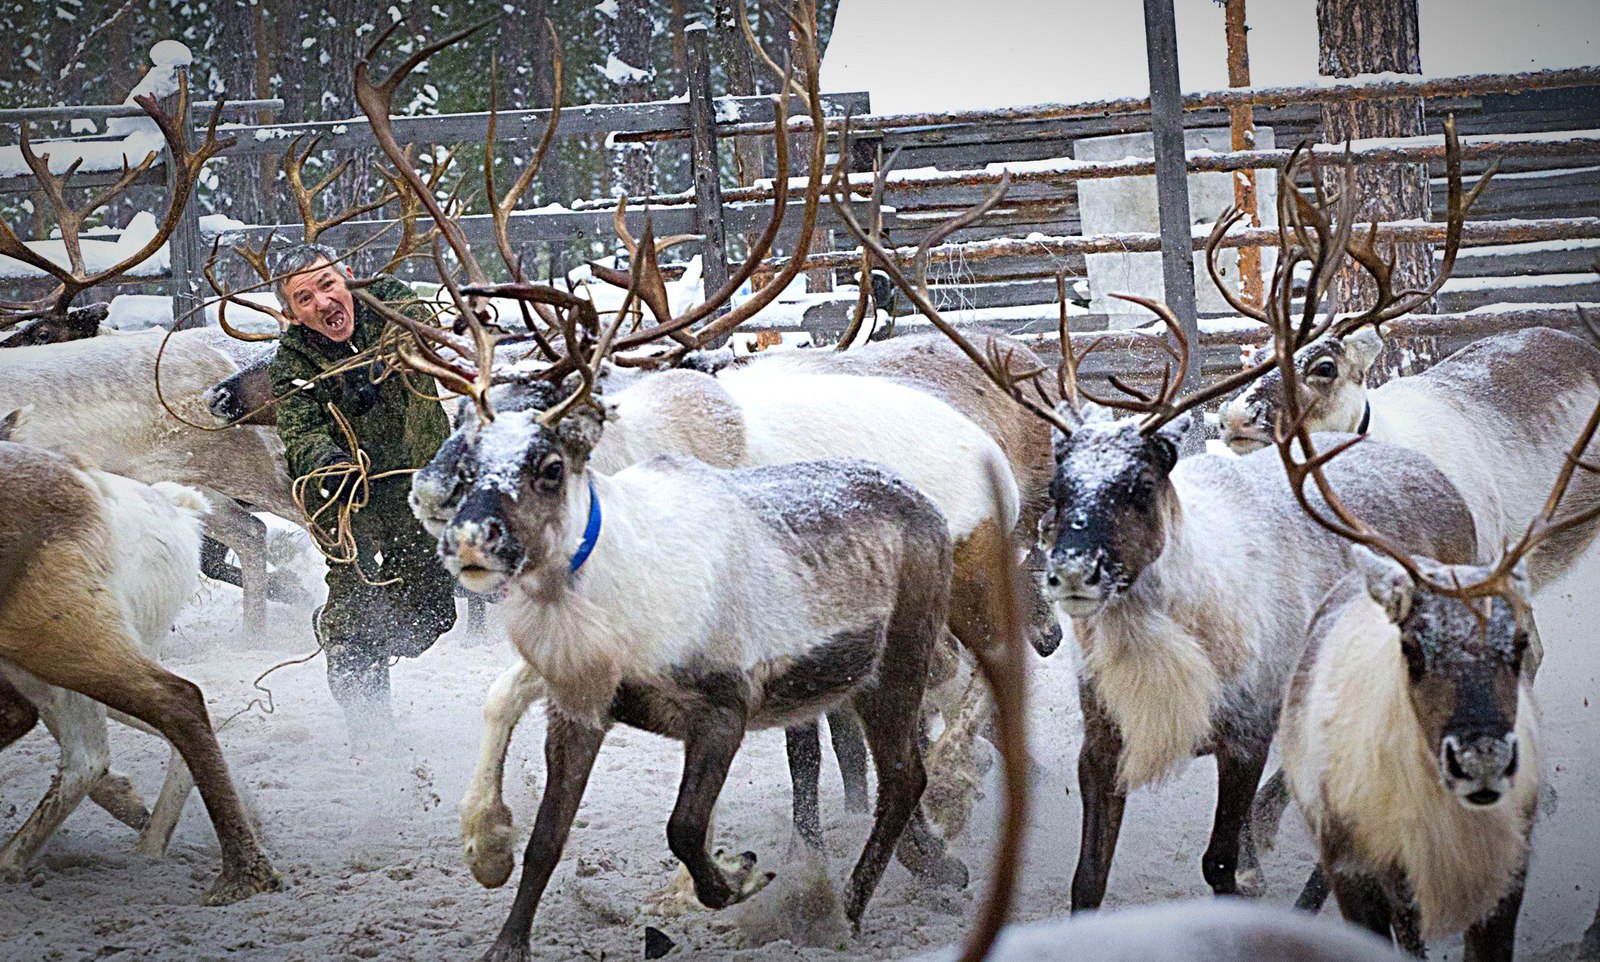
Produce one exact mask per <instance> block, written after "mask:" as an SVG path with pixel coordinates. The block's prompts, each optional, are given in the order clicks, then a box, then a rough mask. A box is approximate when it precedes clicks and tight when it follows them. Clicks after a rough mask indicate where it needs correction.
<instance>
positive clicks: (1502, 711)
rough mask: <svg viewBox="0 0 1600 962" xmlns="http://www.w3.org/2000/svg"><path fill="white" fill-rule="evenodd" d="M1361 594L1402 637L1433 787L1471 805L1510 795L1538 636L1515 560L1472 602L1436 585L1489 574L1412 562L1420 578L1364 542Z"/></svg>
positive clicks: (1356, 552) (1358, 553) (1358, 554)
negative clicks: (1530, 658)
mask: <svg viewBox="0 0 1600 962" xmlns="http://www.w3.org/2000/svg"><path fill="white" fill-rule="evenodd" d="M1352 556H1353V558H1354V560H1355V563H1356V567H1357V569H1358V570H1359V571H1360V573H1361V575H1362V577H1363V578H1364V579H1365V582H1366V590H1367V594H1368V595H1370V596H1371V597H1372V600H1373V601H1375V602H1377V603H1378V604H1379V605H1380V606H1382V608H1383V609H1384V611H1385V613H1386V614H1387V615H1388V616H1389V621H1390V622H1391V623H1392V624H1393V625H1394V626H1395V629H1396V630H1397V631H1398V632H1399V641H1400V651H1401V654H1402V655H1403V656H1404V658H1405V665H1406V672H1407V678H1408V680H1409V688H1410V693H1411V710H1412V712H1413V713H1414V714H1415V715H1416V719H1417V725H1418V726H1419V727H1420V729H1421V731H1422V733H1423V736H1424V737H1425V738H1426V739H1427V742H1428V745H1429V747H1430V748H1431V749H1432V752H1433V757H1434V758H1435V760H1436V761H1437V762H1438V765H1439V781H1440V784H1442V785H1443V786H1444V787H1445V788H1446V789H1447V790H1448V791H1449V792H1450V793H1451V794H1453V795H1455V796H1456V798H1457V799H1458V800H1459V801H1460V802H1461V804H1462V805H1464V806H1467V807H1469V808H1477V807H1484V806H1489V805H1494V804H1496V803H1497V802H1499V801H1500V800H1501V799H1502V798H1505V797H1506V796H1507V795H1508V794H1510V793H1511V790H1512V788H1513V787H1514V785H1515V783H1516V779H1517V776H1518V772H1519V768H1520V765H1519V762H1520V759H1519V757H1518V751H1517V735H1516V728H1517V701H1518V692H1519V689H1520V687H1521V683H1522V682H1521V675H1522V670H1523V661H1524V658H1523V656H1524V654H1525V653H1526V652H1527V650H1528V645H1529V639H1530V637H1531V635H1532V633H1533V631H1534V627H1533V619H1532V617H1531V614H1530V612H1531V609H1530V608H1529V606H1528V597H1529V594H1530V592H1531V589H1530V588H1529V586H1528V574H1527V568H1526V566H1525V565H1524V564H1522V563H1518V564H1517V565H1516V566H1515V567H1513V568H1512V569H1511V571H1510V576H1509V577H1508V578H1505V579H1503V580H1502V581H1500V582H1499V583H1500V585H1501V586H1502V587H1501V588H1500V591H1499V593H1497V594H1493V595H1486V596H1481V597H1474V598H1463V597H1460V596H1459V595H1456V594H1450V593H1441V592H1439V591H1437V590H1435V589H1434V588H1433V587H1431V586H1430V584H1429V582H1432V583H1438V584H1457V583H1459V584H1464V585H1467V584H1478V583H1482V582H1484V581H1486V580H1488V579H1489V577H1490V575H1491V572H1490V571H1489V569H1487V568H1482V567H1476V566H1470V565H1442V564H1439V563H1437V562H1434V561H1430V560H1428V559H1426V558H1414V559H1413V561H1414V562H1415V563H1416V564H1417V565H1419V566H1420V567H1421V569H1422V571H1423V574H1424V575H1425V577H1426V581H1418V580H1416V579H1413V577H1412V576H1411V574H1410V573H1409V572H1408V571H1406V569H1405V568H1404V567H1403V566H1401V565H1400V564H1399V563H1398V562H1396V561H1394V560H1391V559H1390V558H1387V557H1384V556H1383V555H1380V554H1377V553H1375V552H1372V551H1369V550H1367V549H1366V548H1364V547H1361V546H1360V545H1357V546H1355V547H1354V548H1352Z"/></svg>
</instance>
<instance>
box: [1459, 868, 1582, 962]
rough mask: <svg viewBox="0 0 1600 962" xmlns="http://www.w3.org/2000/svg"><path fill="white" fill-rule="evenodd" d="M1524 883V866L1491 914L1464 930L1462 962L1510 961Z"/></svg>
mask: <svg viewBox="0 0 1600 962" xmlns="http://www.w3.org/2000/svg"><path fill="white" fill-rule="evenodd" d="M1526 883H1527V867H1526V866H1524V867H1523V868H1522V870H1521V871H1519V872H1518V873H1517V878H1516V881H1515V882H1513V883H1512V885H1511V891H1509V892H1507V893H1506V894H1505V897H1504V898H1502V899H1501V900H1500V904H1499V905H1496V906H1495V909H1494V912H1493V913H1491V914H1490V915H1489V917H1488V918H1486V919H1481V920H1479V921H1477V922H1474V923H1473V924H1472V925H1470V926H1468V927H1467V935H1466V945H1465V946H1464V949H1465V951H1464V952H1463V953H1462V956H1461V959H1462V962H1511V957H1512V954H1513V949H1514V948H1515V947H1516V942H1517V913H1518V912H1520V911H1522V893H1523V889H1524V887H1525V885H1526ZM1587 941H1588V936H1587V935H1586V936H1585V942H1587Z"/></svg>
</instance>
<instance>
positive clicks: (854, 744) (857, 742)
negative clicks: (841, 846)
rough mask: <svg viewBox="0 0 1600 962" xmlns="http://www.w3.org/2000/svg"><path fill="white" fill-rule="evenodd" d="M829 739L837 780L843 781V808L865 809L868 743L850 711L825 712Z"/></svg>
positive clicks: (858, 810) (862, 810) (853, 713)
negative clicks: (835, 760) (835, 761)
mask: <svg viewBox="0 0 1600 962" xmlns="http://www.w3.org/2000/svg"><path fill="white" fill-rule="evenodd" d="M828 737H829V738H830V739H831V740H832V741H833V757H834V758H836V759H838V761H839V779H840V781H842V782H844V807H845V808H846V809H847V810H848V811H852V812H865V811H866V810H867V740H866V736H864V735H863V734H862V733H861V724H860V723H859V722H857V721H856V715H855V712H853V711H851V710H850V709H849V708H843V707H841V708H836V709H834V710H833V711H830V712H828Z"/></svg>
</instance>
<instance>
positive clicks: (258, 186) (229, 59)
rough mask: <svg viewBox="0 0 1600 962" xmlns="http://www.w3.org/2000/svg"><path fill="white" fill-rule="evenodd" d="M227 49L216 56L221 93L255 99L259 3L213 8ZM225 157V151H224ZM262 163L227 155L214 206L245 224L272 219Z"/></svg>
mask: <svg viewBox="0 0 1600 962" xmlns="http://www.w3.org/2000/svg"><path fill="white" fill-rule="evenodd" d="M213 9H214V10H215V12H216V14H217V18H218V26H219V27H220V28H221V34H222V36H223V37H225V38H227V39H226V41H225V43H226V45H227V49H226V50H224V51H220V52H219V55H218V56H217V58H216V63H217V72H218V73H219V74H220V75H221V77H222V93H223V96H224V97H226V98H227V99H228V100H253V99H255V98H256V97H257V96H259V92H258V88H257V85H256V84H257V80H258V75H259V73H260V71H259V70H258V69H257V65H258V62H259V61H258V58H259V56H260V53H261V44H260V40H259V38H258V37H257V36H256V27H257V23H258V20H259V16H258V12H259V10H260V7H259V6H258V5H257V4H256V3H252V2H251V0H220V4H219V5H218V6H217V7H215V8H213ZM224 157H226V155H224ZM261 173H262V172H261V167H260V164H259V163H258V162H257V158H254V157H238V158H226V162H225V163H224V164H223V165H222V166H221V170H220V175H221V180H222V196H221V197H219V198H215V199H214V200H213V202H212V208H213V209H214V210H216V211H218V212H219V213H223V214H227V215H228V216H229V217H234V218H237V219H239V220H242V221H244V222H245V223H246V224H262V223H269V221H267V220H265V216H266V213H267V211H266V209H265V203H264V201H265V199H264V196H263V188H264V187H265V186H266V184H265V183H263V182H262V180H261Z"/></svg>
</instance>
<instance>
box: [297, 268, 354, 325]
mask: <svg viewBox="0 0 1600 962" xmlns="http://www.w3.org/2000/svg"><path fill="white" fill-rule="evenodd" d="M346 276H348V271H343V270H340V269H339V268H338V267H337V266H336V265H334V264H332V263H330V262H328V261H327V260H320V261H317V262H316V263H315V264H313V265H311V266H310V267H309V268H307V269H305V270H304V271H301V272H300V273H298V274H295V275H294V276H293V277H290V278H289V279H288V280H286V281H285V282H284V295H285V296H286V297H288V299H289V319H290V320H291V321H292V322H293V323H295V324H304V325H305V326H306V327H309V328H311V329H312V330H313V331H316V332H317V333H318V334H321V335H322V336H323V337H326V338H327V339H328V340H330V341H333V342H334V343H339V342H342V341H346V340H349V339H350V335H351V334H354V333H355V330H356V308H355V299H354V298H353V297H351V296H350V288H349V287H347V286H345V283H344V279H345V277H346Z"/></svg>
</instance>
